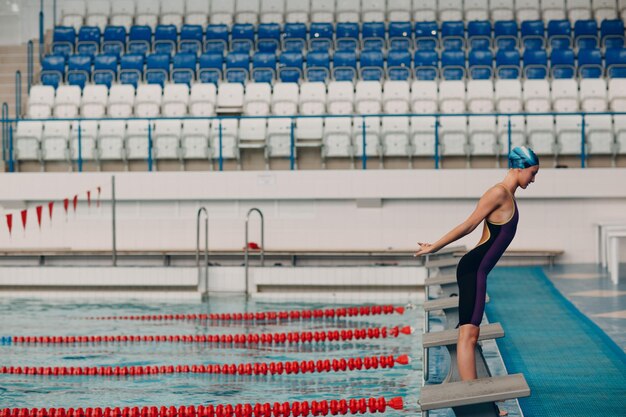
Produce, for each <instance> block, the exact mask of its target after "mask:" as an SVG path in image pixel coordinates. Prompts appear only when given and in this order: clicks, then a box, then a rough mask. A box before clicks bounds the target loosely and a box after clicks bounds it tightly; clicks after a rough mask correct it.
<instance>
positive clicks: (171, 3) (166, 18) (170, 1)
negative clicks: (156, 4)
mask: <svg viewBox="0 0 626 417" xmlns="http://www.w3.org/2000/svg"><path fill="white" fill-rule="evenodd" d="M184 16H185V0H163V2H162V3H161V22H160V23H161V24H162V25H174V26H176V30H177V31H178V32H180V28H181V27H182V26H183V17H184Z"/></svg>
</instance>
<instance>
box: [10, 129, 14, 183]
mask: <svg viewBox="0 0 626 417" xmlns="http://www.w3.org/2000/svg"><path fill="white" fill-rule="evenodd" d="M9 172H15V166H14V165H13V126H12V125H9Z"/></svg>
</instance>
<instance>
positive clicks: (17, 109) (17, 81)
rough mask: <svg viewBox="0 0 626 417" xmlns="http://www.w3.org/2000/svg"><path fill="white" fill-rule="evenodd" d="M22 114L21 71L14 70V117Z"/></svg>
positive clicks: (16, 117) (17, 118)
mask: <svg viewBox="0 0 626 417" xmlns="http://www.w3.org/2000/svg"><path fill="white" fill-rule="evenodd" d="M21 116H22V72H21V71H20V70H17V71H15V119H16V120H19V119H20V118H21Z"/></svg>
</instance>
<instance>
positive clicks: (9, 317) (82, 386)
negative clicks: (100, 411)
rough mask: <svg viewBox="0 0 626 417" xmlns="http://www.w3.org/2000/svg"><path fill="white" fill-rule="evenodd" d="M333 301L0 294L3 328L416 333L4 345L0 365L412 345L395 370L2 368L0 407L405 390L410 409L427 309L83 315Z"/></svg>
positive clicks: (27, 332) (296, 354) (188, 359)
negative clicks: (132, 372)
mask: <svg viewBox="0 0 626 417" xmlns="http://www.w3.org/2000/svg"><path fill="white" fill-rule="evenodd" d="M327 307H337V306H329V305H321V304H312V303H308V304H307V303H301V302H299V303H297V304H295V303H294V304H289V303H282V302H281V303H269V302H254V301H249V302H246V301H245V300H244V299H243V298H214V299H212V300H211V301H210V302H209V303H208V304H206V303H205V304H201V303H197V304H189V303H186V304H172V303H150V302H144V301H142V302H137V303H130V302H129V303H126V302H125V303H118V304H115V303H113V304H112V303H109V302H107V303H105V302H102V303H100V304H98V303H79V302H61V301H42V300H2V301H0V316H1V317H2V325H1V326H0V336H37V335H50V336H52V335H54V336H62V335H157V334H159V335H160V334H165V335H169V334H241V333H244V334H245V333H274V332H287V331H307V330H335V329H343V328H357V327H380V326H387V327H392V326H397V325H400V326H404V325H411V326H413V327H415V328H416V330H415V333H414V334H413V335H410V336H407V335H400V337H398V338H387V339H373V340H360V341H351V342H325V343H313V344H298V345H289V344H288V345H280V344H276V345H259V346H255V347H253V348H244V347H233V346H219V345H212V344H187V343H108V344H82V345H81V344H77V345H16V344H12V345H2V346H0V358H1V359H0V366H22V367H24V366H44V367H47V366H50V367H54V366H67V367H69V366H74V367H79V366H80V367H85V366H91V367H93V366H146V365H151V366H152V365H156V366H161V365H193V364H225V363H228V364H230V363H235V364H239V363H251V362H270V361H287V360H289V361H302V360H318V359H332V358H351V357H365V356H379V355H394V356H399V355H402V354H408V355H409V356H410V357H411V358H412V362H411V363H410V364H409V365H396V366H395V367H394V368H392V369H376V370H367V371H365V370H364V371H348V372H337V373H335V372H329V373H321V374H319V373H316V374H297V375H293V374H292V375H284V374H283V375H274V376H271V375H268V376H241V375H210V374H191V373H190V374H165V375H145V376H43V375H5V374H0V408H5V407H31V408H32V407H37V408H42V407H46V408H47V407H57V408H58V407H66V408H67V407H83V408H84V407H124V406H143V405H156V406H161V405H166V406H170V405H174V406H180V405H192V404H193V405H199V404H204V405H206V404H237V403H256V402H275V401H278V402H285V401H290V402H291V401H302V400H309V401H311V400H319V399H327V400H330V399H350V398H360V397H371V396H374V397H380V396H384V397H387V398H392V397H396V396H402V397H404V400H405V404H406V405H405V410H404V411H397V412H396V411H394V412H387V413H386V415H389V416H394V415H415V414H416V411H417V407H416V402H417V400H418V398H419V389H420V386H421V383H422V371H421V363H422V361H421V355H422V353H421V332H422V330H421V328H420V326H421V323H422V320H423V318H422V317H423V311H422V310H421V309H419V308H417V309H412V310H407V311H406V312H405V313H404V314H403V315H398V314H393V315H381V316H367V317H351V318H342V319H325V320H324V319H319V320H303V321H293V322H292V321H286V322H281V323H276V322H274V323H270V324H262V325H258V326H257V325H250V324H246V323H242V322H218V323H213V322H209V323H206V322H189V321H156V322H152V321H103V320H87V319H85V318H86V317H89V316H113V315H115V316H123V315H141V314H165V313H171V314H184V313H207V314H208V313H221V312H244V311H250V312H256V311H282V310H302V309H312V308H327Z"/></svg>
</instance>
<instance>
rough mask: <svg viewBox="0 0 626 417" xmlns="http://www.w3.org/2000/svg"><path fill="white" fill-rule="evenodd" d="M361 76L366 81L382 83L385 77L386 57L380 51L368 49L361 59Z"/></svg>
mask: <svg viewBox="0 0 626 417" xmlns="http://www.w3.org/2000/svg"><path fill="white" fill-rule="evenodd" d="M359 76H360V78H361V79H362V80H365V81H380V80H382V79H383V77H384V76H385V56H384V55H383V52H382V51H381V50H380V49H366V50H365V51H362V52H361V57H360V59H359Z"/></svg>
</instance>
